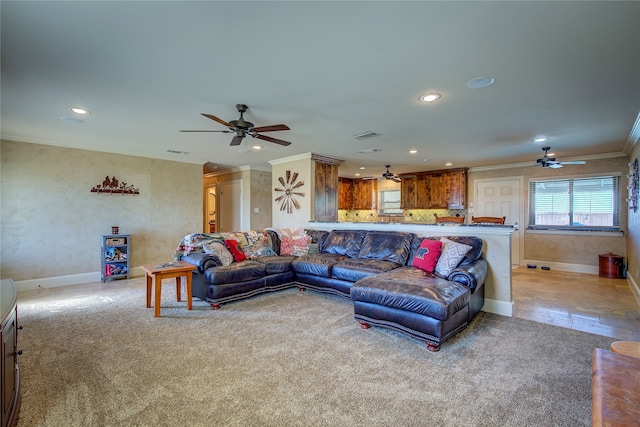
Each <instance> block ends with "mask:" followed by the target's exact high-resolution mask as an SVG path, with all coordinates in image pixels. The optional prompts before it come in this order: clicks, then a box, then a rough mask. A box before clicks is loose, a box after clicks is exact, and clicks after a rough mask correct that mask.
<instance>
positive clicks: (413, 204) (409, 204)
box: [400, 175, 420, 209]
mask: <svg viewBox="0 0 640 427" xmlns="http://www.w3.org/2000/svg"><path fill="white" fill-rule="evenodd" d="M419 206H420V205H419V204H418V176H417V175H401V176H400V209H418V208H419Z"/></svg>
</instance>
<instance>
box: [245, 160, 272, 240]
mask: <svg viewBox="0 0 640 427" xmlns="http://www.w3.org/2000/svg"><path fill="white" fill-rule="evenodd" d="M271 176H272V174H271V172H266V171H260V170H252V171H251V191H250V194H251V209H250V212H249V217H250V225H251V229H253V230H264V229H265V228H267V227H271V217H272V215H271V213H272V202H271V191H272V189H271ZM256 209H258V212H257V213H256V212H255V210H256Z"/></svg>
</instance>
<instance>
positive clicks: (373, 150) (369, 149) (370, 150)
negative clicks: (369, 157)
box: [358, 148, 382, 154]
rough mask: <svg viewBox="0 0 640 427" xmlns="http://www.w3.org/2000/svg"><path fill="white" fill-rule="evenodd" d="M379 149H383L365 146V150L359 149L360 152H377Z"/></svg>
mask: <svg viewBox="0 0 640 427" xmlns="http://www.w3.org/2000/svg"><path fill="white" fill-rule="evenodd" d="M379 151H382V150H381V149H379V148H365V149H364V150H358V153H360V154H369V153H377V152H379Z"/></svg>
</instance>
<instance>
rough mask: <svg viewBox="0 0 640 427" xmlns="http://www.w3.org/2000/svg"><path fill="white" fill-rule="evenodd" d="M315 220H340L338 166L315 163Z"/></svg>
mask: <svg viewBox="0 0 640 427" xmlns="http://www.w3.org/2000/svg"><path fill="white" fill-rule="evenodd" d="M314 165H315V220H316V221H337V220H338V165H331V164H328V163H321V162H314Z"/></svg>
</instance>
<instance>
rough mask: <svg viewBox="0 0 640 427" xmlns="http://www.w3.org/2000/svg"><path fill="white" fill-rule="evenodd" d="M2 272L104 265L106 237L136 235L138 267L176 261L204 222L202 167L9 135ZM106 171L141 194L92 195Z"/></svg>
mask: <svg viewBox="0 0 640 427" xmlns="http://www.w3.org/2000/svg"><path fill="white" fill-rule="evenodd" d="M1 155H2V169H1V190H2V194H1V196H0V200H1V206H0V212H1V224H0V229H1V233H2V234H1V237H2V239H1V240H2V242H1V245H0V246H1V251H2V252H1V253H2V259H1V262H0V277H1V278H3V279H4V278H12V279H14V280H16V281H19V280H28V279H41V278H50V277H59V276H66V275H74V274H82V273H92V272H99V271H100V236H101V235H103V234H110V233H111V226H112V225H118V226H119V227H120V234H131V267H132V268H134V267H137V266H139V265H141V264H146V263H155V262H161V261H166V260H170V259H171V254H172V252H173V250H174V249H175V247H176V245H177V244H178V242H179V241H180V239H181V238H182V237H183V236H184V235H185V234H188V233H190V232H193V230H200V229H201V228H202V209H203V208H202V166H201V165H195V164H189V163H181V162H171V161H164V160H154V159H148V158H142V157H133V156H123V155H117V154H109V153H102V152H95V151H86V150H77V149H72V148H61V147H54V146H48V145H40V144H30V143H24V142H13V141H4V140H3V141H2V151H1ZM106 176H110V177H112V176H115V177H116V178H118V180H119V181H120V182H123V181H124V182H126V183H127V184H130V185H133V186H135V187H137V188H139V189H140V195H139V196H130V195H126V196H123V195H106V194H97V193H91V192H90V190H91V188H93V187H94V186H95V185H97V184H101V183H102V181H103V180H104V178H105V177H106Z"/></svg>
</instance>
